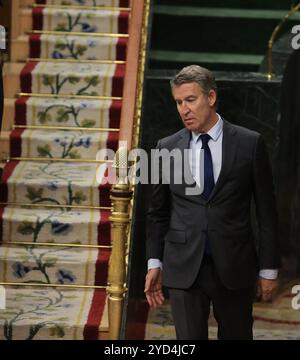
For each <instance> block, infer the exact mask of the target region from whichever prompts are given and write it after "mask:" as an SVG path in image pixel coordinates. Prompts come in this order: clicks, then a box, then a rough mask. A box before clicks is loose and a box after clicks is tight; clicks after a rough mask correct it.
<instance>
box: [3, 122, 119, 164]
mask: <svg viewBox="0 0 300 360" xmlns="http://www.w3.org/2000/svg"><path fill="white" fill-rule="evenodd" d="M118 140H119V134H118V133H117V132H107V131H97V132H95V131H93V132H92V131H89V132H88V131H79V130H77V131H73V130H72V131H71V130H55V131H54V130H42V129H37V130H24V129H15V130H14V131H13V132H12V133H11V136H10V155H11V157H20V156H21V157H33V158H37V157H42V158H59V159H87V160H96V154H97V152H98V151H99V150H100V149H112V150H113V151H117V148H118Z"/></svg>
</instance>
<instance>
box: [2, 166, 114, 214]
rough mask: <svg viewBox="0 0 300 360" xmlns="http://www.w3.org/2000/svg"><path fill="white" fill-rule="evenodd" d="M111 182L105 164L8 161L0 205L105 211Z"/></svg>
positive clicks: (3, 178)
mask: <svg viewBox="0 0 300 360" xmlns="http://www.w3.org/2000/svg"><path fill="white" fill-rule="evenodd" d="M108 169H109V170H108ZM114 180H115V178H114V173H113V171H112V169H111V166H109V167H108V166H107V164H100V165H99V164H95V163H86V162H85V163H78V162H55V161H53V162H47V161H45V162H44V161H20V162H18V161H10V162H9V163H8V164H7V165H6V166H5V167H4V171H3V176H2V182H1V183H0V201H1V202H9V203H22V204H24V203H27V204H28V203H29V204H39V205H41V207H43V205H44V204H46V205H47V204H48V205H54V206H60V205H61V206H62V208H63V205H72V206H104V207H107V206H110V199H109V196H110V193H109V192H110V188H111V184H112V182H113V181H114Z"/></svg>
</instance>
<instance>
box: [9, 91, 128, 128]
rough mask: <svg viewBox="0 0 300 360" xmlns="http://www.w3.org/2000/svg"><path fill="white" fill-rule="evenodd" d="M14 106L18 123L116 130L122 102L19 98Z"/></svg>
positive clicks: (118, 124)
mask: <svg viewBox="0 0 300 360" xmlns="http://www.w3.org/2000/svg"><path fill="white" fill-rule="evenodd" d="M15 107H16V111H15V123H16V124H17V125H45V126H58V127H59V126H70V127H73V126H74V127H87V128H113V129H118V128H119V126H120V116H121V108H122V101H119V100H115V101H112V100H98V99H95V100H93V99H64V98H61V97H60V98H57V99H56V98H47V97H43V98H36V97H20V98H19V99H18V100H17V101H16V103H15Z"/></svg>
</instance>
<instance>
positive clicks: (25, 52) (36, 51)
mask: <svg viewBox="0 0 300 360" xmlns="http://www.w3.org/2000/svg"><path fill="white" fill-rule="evenodd" d="M127 42H128V38H126V37H110V36H103V37H99V36H93V35H92V34H91V36H76V35H72V34H70V35H59V34H58V35H39V34H31V35H22V36H19V37H18V38H17V39H14V40H12V43H11V61H12V62H16V61H26V60H27V59H28V58H43V59H45V58H52V59H62V58H67V59H80V60H121V61H124V60H125V59H126V50H127ZM99 48H101V51H99Z"/></svg>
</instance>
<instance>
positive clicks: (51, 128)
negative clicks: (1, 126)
mask: <svg viewBox="0 0 300 360" xmlns="http://www.w3.org/2000/svg"><path fill="white" fill-rule="evenodd" d="M12 128H13V129H43V130H78V131H97V132H118V131H120V129H112V128H88V127H83V126H48V125H13V126H12Z"/></svg>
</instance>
